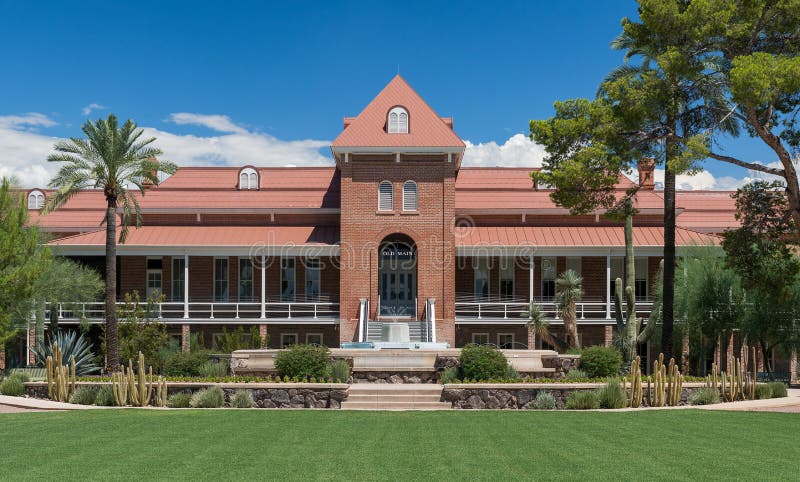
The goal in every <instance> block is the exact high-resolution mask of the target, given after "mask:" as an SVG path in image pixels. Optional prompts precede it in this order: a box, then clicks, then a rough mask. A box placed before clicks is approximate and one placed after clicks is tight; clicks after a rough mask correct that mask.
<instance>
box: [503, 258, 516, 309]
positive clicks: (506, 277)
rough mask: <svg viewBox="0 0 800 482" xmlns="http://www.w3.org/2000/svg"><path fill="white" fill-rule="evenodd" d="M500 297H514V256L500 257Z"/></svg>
mask: <svg viewBox="0 0 800 482" xmlns="http://www.w3.org/2000/svg"><path fill="white" fill-rule="evenodd" d="M500 298H502V299H504V300H511V299H513V298H514V258H509V257H503V258H500Z"/></svg>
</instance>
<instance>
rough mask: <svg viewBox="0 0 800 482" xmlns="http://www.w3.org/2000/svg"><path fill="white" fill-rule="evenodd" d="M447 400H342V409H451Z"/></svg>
mask: <svg viewBox="0 0 800 482" xmlns="http://www.w3.org/2000/svg"><path fill="white" fill-rule="evenodd" d="M450 408H451V406H450V404H449V403H447V402H415V403H408V402H351V401H344V402H342V410H450Z"/></svg>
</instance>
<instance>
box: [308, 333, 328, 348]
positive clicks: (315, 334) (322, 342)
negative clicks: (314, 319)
mask: <svg viewBox="0 0 800 482" xmlns="http://www.w3.org/2000/svg"><path fill="white" fill-rule="evenodd" d="M309 336H319V344H320V345H324V344H325V337H324V334H323V333H322V332H314V333H306V345H310V344H311V343H310V342H309V341H308V337H309Z"/></svg>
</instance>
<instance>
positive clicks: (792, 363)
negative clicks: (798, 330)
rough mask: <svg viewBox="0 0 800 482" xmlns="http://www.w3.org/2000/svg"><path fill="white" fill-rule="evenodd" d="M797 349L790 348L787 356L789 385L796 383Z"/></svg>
mask: <svg viewBox="0 0 800 482" xmlns="http://www.w3.org/2000/svg"><path fill="white" fill-rule="evenodd" d="M797 370H798V366H797V350H792V355H791V356H790V357H789V383H790V384H791V385H796V384H797Z"/></svg>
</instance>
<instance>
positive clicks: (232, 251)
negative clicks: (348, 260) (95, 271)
mask: <svg viewBox="0 0 800 482" xmlns="http://www.w3.org/2000/svg"><path fill="white" fill-rule="evenodd" d="M49 246H51V247H53V248H54V250H55V251H56V252H57V254H60V255H64V256H103V255H105V246H104V245H99V244H88V245H87V244H84V245H80V244H69V245H58V244H55V243H50V244H49ZM187 252H188V253H190V254H191V255H192V256H224V255H227V256H251V255H252V254H253V253H254V252H255V253H258V254H262V253H263V254H265V255H267V256H317V257H328V256H339V246H338V245H318V246H315V245H310V246H297V245H294V246H292V245H288V246H260V247H259V246H127V245H124V244H122V245H119V246H117V255H118V256H145V255H153V256H156V255H161V256H174V255H178V254H180V255H183V254H184V253H187Z"/></svg>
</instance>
